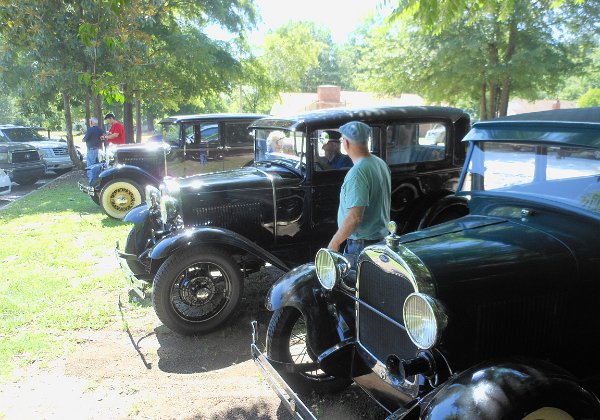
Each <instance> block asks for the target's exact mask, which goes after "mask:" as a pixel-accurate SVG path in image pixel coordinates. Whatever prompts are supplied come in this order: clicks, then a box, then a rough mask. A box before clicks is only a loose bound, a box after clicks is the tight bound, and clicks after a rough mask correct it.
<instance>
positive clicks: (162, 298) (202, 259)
mask: <svg viewBox="0 0 600 420" xmlns="http://www.w3.org/2000/svg"><path fill="white" fill-rule="evenodd" d="M197 263H211V264H215V265H217V266H218V267H219V268H220V269H221V270H222V271H223V272H224V273H225V274H226V275H227V276H228V277H229V281H230V282H231V295H230V296H229V302H228V303H227V304H226V306H225V307H224V308H223V309H222V310H221V311H220V312H219V313H218V314H217V315H215V316H213V317H212V318H210V319H209V320H207V321H202V322H193V321H188V320H185V319H182V318H181V317H180V316H178V315H177V313H176V312H175V311H174V310H173V307H172V303H171V288H172V287H173V283H174V282H175V280H176V279H177V277H179V275H180V274H181V272H182V271H183V269H184V268H187V267H189V266H190V265H192V264H197ZM243 287H244V283H243V280H242V275H241V271H240V269H239V267H238V266H237V264H236V263H235V261H234V260H233V258H231V256H229V255H228V254H227V253H226V252H225V251H224V250H221V249H218V248H206V249H201V248H200V249H198V248H191V249H188V250H184V251H181V250H176V251H175V252H173V253H172V254H171V255H170V256H169V257H168V258H167V259H166V261H165V262H164V263H163V264H162V265H161V267H160V268H159V270H158V272H157V273H156V276H155V277H154V284H153V287H152V304H153V306H154V311H155V312H156V315H157V316H158V318H159V319H160V320H161V322H162V323H163V324H164V325H165V326H166V327H168V328H169V329H170V330H172V331H175V332H176V333H179V334H182V335H195V334H204V333H207V332H210V331H212V330H215V329H216V328H218V327H220V326H221V325H222V324H223V323H225V322H226V321H227V320H228V319H229V318H230V317H231V316H232V315H233V314H234V313H235V312H236V309H237V307H238V306H239V304H240V302H241V298H242V294H243Z"/></svg>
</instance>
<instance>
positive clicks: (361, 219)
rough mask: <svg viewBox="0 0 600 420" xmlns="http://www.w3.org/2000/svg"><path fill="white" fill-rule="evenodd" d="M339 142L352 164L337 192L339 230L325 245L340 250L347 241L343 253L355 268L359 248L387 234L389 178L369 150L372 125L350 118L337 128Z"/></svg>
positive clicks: (387, 173)
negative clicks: (338, 197) (339, 137)
mask: <svg viewBox="0 0 600 420" xmlns="http://www.w3.org/2000/svg"><path fill="white" fill-rule="evenodd" d="M339 131H340V133H342V145H343V146H344V148H345V149H346V153H347V154H348V156H350V159H352V162H353V164H354V165H353V166H352V168H351V169H350V170H349V171H348V173H347V174H346V177H345V178H344V183H343V184H342V189H341V191H340V205H339V207H338V219H337V220H338V230H337V232H336V233H335V235H333V238H331V241H330V242H329V245H328V248H329V249H332V250H334V251H339V250H340V246H341V244H342V243H343V242H344V241H346V248H345V250H344V255H345V256H346V257H348V259H349V260H350V262H352V266H353V267H355V265H356V264H355V263H356V257H358V254H360V252H361V251H362V249H363V248H364V247H365V246H367V245H370V244H373V243H376V242H379V241H380V240H382V239H383V237H384V236H385V235H386V231H387V230H386V228H387V224H388V222H389V218H390V206H391V183H392V182H391V177H390V169H389V168H388V166H387V164H386V163H385V162H384V161H383V160H382V159H380V158H379V157H377V156H375V155H372V154H371V153H370V152H369V143H368V142H369V138H370V137H371V127H369V126H368V125H367V124H365V123H362V122H360V121H351V122H349V123H346V124H344V125H342V126H341V127H340V129H339Z"/></svg>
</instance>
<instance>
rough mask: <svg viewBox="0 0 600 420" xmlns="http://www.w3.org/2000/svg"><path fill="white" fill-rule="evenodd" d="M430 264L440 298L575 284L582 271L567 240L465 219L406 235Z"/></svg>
mask: <svg viewBox="0 0 600 420" xmlns="http://www.w3.org/2000/svg"><path fill="white" fill-rule="evenodd" d="M402 244H403V246H404V247H406V248H407V249H408V251H409V254H410V253H412V254H414V255H416V256H417V258H418V259H419V260H420V261H421V262H422V263H423V264H424V265H425V267H426V269H427V270H428V271H429V273H430V274H431V280H430V281H431V282H432V283H433V284H432V285H433V287H434V288H435V290H436V293H437V295H438V296H441V297H443V296H445V295H449V294H451V295H456V294H457V293H460V290H464V291H465V292H466V291H468V293H469V294H470V295H471V296H477V295H480V296H485V295H489V294H490V293H493V290H496V289H498V288H499V286H498V285H501V290H502V291H503V293H506V294H508V295H510V294H512V293H522V292H523V290H524V289H526V288H541V287H550V286H551V285H552V284H558V283H561V282H563V283H564V279H566V278H568V279H570V281H576V279H577V278H578V276H579V275H578V272H580V270H581V269H582V267H580V266H578V263H577V261H576V260H575V258H574V257H573V253H572V252H571V249H570V248H569V247H568V245H567V244H566V243H565V241H563V240H562V238H561V239H559V238H557V237H555V236H552V235H551V234H549V233H546V232H544V231H542V230H541V229H538V228H535V227H531V226H528V225H527V224H525V223H518V222H516V221H514V220H507V219H501V218H492V217H484V216H466V217H463V218H461V219H457V220H455V221H452V222H449V223H444V224H442V225H439V226H434V227H433V228H430V229H426V230H424V231H420V232H415V233H412V234H407V235H404V236H402Z"/></svg>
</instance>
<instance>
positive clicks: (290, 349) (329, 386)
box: [267, 307, 351, 394]
mask: <svg viewBox="0 0 600 420" xmlns="http://www.w3.org/2000/svg"><path fill="white" fill-rule="evenodd" d="M267 356H268V357H269V358H270V359H273V360H276V361H279V362H286V363H294V364H300V363H312V362H315V361H316V360H317V356H316V355H315V354H314V353H313V352H312V351H311V349H310V346H309V345H308V341H307V335H306V323H305V321H304V317H303V316H302V313H301V312H300V311H298V310H297V309H295V308H289V307H287V308H282V309H279V310H277V311H275V312H274V313H273V316H272V318H271V322H270V323H269V329H268V331H267ZM280 374H281V375H282V376H283V377H284V378H285V379H286V381H287V382H288V383H289V384H290V385H291V386H292V388H293V389H294V390H295V391H297V392H301V393H310V392H313V391H314V392H316V393H318V394H330V393H334V392H339V391H341V390H343V389H346V388H347V387H348V386H349V385H350V384H351V381H350V380H349V379H347V378H337V377H335V376H331V375H328V374H326V373H325V372H323V371H322V370H320V369H317V370H312V371H306V372H297V373H289V372H283V371H280Z"/></svg>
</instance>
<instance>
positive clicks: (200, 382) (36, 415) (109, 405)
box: [0, 261, 384, 420]
mask: <svg viewBox="0 0 600 420" xmlns="http://www.w3.org/2000/svg"><path fill="white" fill-rule="evenodd" d="M114 264H115V266H116V264H117V263H116V261H115V262H114ZM280 274H281V272H279V271H278V270H275V269H266V270H264V271H263V272H261V273H257V274H255V275H253V276H251V277H250V278H249V279H247V280H246V283H245V284H246V290H245V292H244V300H243V303H242V306H241V310H240V311H239V312H238V314H237V316H236V317H235V318H234V319H233V320H232V321H231V322H230V323H229V324H228V325H226V326H225V327H224V328H222V329H220V330H219V331H216V332H214V333H211V334H208V335H204V336H200V337H183V336H180V335H177V334H175V333H173V332H171V331H170V330H168V329H167V328H166V327H164V326H163V325H162V324H161V323H160V321H159V320H158V318H157V317H156V315H155V314H154V310H153V309H152V305H151V303H150V301H149V300H146V301H143V302H142V304H143V305H145V306H146V308H145V309H144V311H141V312H142V313H141V314H140V311H139V310H138V311H132V309H131V305H130V304H129V299H130V297H129V296H128V294H127V290H126V289H123V291H122V292H121V293H119V294H115V296H114V304H115V305H116V306H118V308H119V316H118V317H117V318H116V319H115V322H114V323H113V324H112V325H111V326H110V327H109V328H106V329H103V330H101V331H79V332H77V333H76V335H77V341H78V345H77V347H76V349H75V351H72V352H69V353H68V356H66V357H63V358H61V359H58V360H55V361H53V362H52V363H51V364H50V365H49V366H47V367H44V368H41V367H38V366H36V365H35V364H34V365H32V366H30V367H29V368H27V369H26V370H24V371H22V372H18V374H19V377H20V379H18V380H15V381H14V382H9V383H0V419H2V418H3V417H4V418H5V419H19V420H22V419H72V418H73V419H130V418H131V419H133V418H135V419H290V418H292V417H291V416H290V415H289V414H288V412H287V410H286V409H285V407H284V406H283V405H281V403H280V401H279V399H278V397H277V396H276V394H275V393H274V392H273V391H272V390H271V388H270V387H269V386H268V384H267V382H266V381H265V380H264V379H263V378H262V376H261V374H260V373H259V371H258V368H257V367H256V366H255V365H254V363H253V362H252V359H251V357H250V341H251V327H250V321H251V320H253V319H256V320H257V321H258V322H259V333H260V339H261V343H262V342H264V337H265V330H266V326H267V324H268V322H269V319H270V312H268V311H267V310H266V309H265V308H264V297H265V295H266V293H267V291H268V289H269V287H270V285H271V284H272V282H273V281H274V280H275V279H276V278H277V277H278V276H279V275H280ZM111 298H113V297H111ZM305 401H306V402H307V403H308V404H309V405H310V407H311V408H312V410H313V412H314V413H315V414H316V415H317V416H318V417H320V418H327V419H353V418H356V419H358V418H383V417H384V413H383V412H382V411H381V409H379V408H378V407H377V406H375V404H374V403H373V402H372V401H371V400H369V398H368V397H366V394H364V392H362V391H361V390H360V389H358V388H357V387H356V386H355V385H353V386H352V387H350V388H349V389H348V390H346V391H343V392H341V393H339V394H336V395H332V396H329V397H326V398H322V397H318V396H315V395H313V396H307V397H306V400H305Z"/></svg>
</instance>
